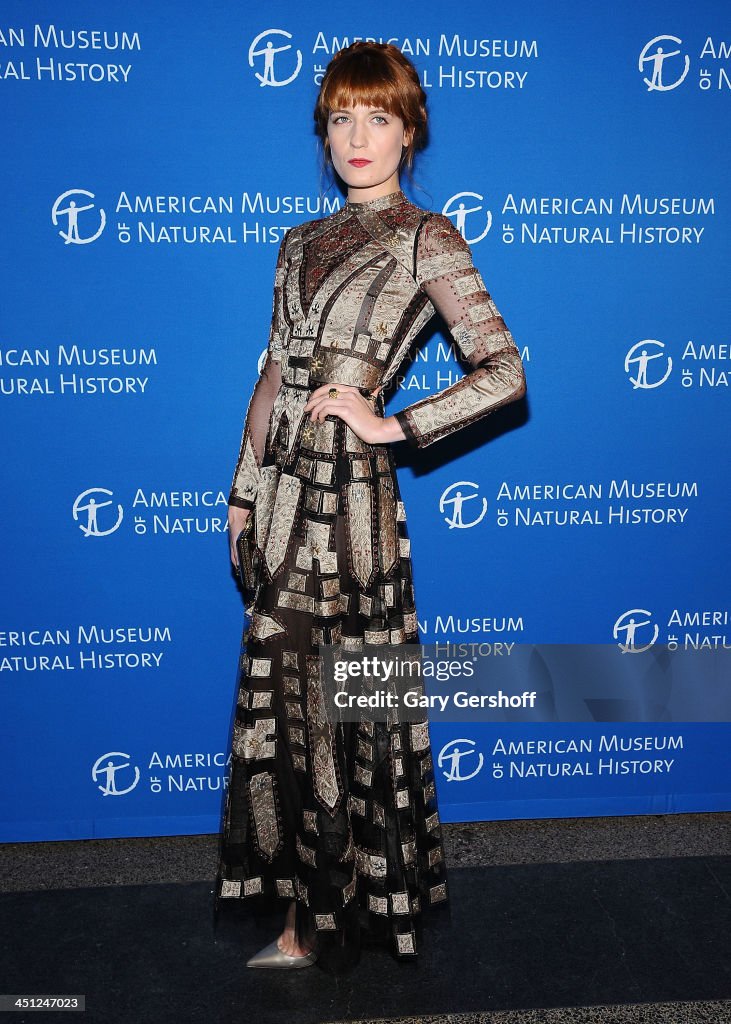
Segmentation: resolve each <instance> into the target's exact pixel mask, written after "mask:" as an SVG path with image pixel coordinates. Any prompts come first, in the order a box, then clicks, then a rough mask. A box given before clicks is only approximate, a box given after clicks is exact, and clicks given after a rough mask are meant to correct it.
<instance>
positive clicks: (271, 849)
mask: <svg viewBox="0 0 731 1024" xmlns="http://www.w3.org/2000/svg"><path fill="white" fill-rule="evenodd" d="M274 786H275V781H274V775H273V774H272V773H271V772H260V773H259V774H258V775H252V777H251V779H250V781H249V794H250V806H251V813H252V816H253V818H254V832H255V840H256V845H257V846H258V848H259V853H260V854H261V856H262V857H263V858H264V860H269V861H271V860H272V858H273V857H274V854H275V853H276V851H277V850H278V849H279V846H280V844H281V842H282V833H281V830H280V827H279V817H278V815H277V804H276V799H275V796H274Z"/></svg>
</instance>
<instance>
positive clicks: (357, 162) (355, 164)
mask: <svg viewBox="0 0 731 1024" xmlns="http://www.w3.org/2000/svg"><path fill="white" fill-rule="evenodd" d="M348 163H349V164H352V165H353V167H365V166H366V164H370V163H373V161H372V160H348Z"/></svg>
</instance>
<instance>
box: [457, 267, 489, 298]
mask: <svg viewBox="0 0 731 1024" xmlns="http://www.w3.org/2000/svg"><path fill="white" fill-rule="evenodd" d="M482 288H483V284H482V278H481V277H480V274H479V271H477V270H472V271H470V273H469V274H465V275H464V276H463V277H458V278H457V280H456V281H455V282H454V290H455V292H456V293H457V295H459V297H460V299H463V298H464V297H465V295H471V294H472V293H473V292H478V291H481V290H482Z"/></svg>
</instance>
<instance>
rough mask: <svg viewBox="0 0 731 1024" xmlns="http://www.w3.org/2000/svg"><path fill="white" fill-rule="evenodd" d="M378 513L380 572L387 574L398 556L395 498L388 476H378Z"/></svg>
mask: <svg viewBox="0 0 731 1024" xmlns="http://www.w3.org/2000/svg"><path fill="white" fill-rule="evenodd" d="M378 515H379V521H380V524H381V529H380V531H379V534H378V551H379V555H380V559H379V561H380V564H381V572H382V573H383V575H384V576H388V574H389V573H390V571H391V569H392V568H393V566H394V564H395V562H396V560H397V559H398V557H399V551H398V526H397V524H396V499H395V498H394V494H393V483H392V481H391V479H390V477H388V476H379V477H378Z"/></svg>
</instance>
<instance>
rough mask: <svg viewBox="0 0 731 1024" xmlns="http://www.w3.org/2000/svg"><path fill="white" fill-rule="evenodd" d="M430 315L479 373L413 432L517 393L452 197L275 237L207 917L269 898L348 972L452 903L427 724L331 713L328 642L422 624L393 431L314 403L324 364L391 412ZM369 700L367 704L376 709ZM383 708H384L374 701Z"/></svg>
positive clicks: (408, 418)
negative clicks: (398, 377) (249, 558)
mask: <svg viewBox="0 0 731 1024" xmlns="http://www.w3.org/2000/svg"><path fill="white" fill-rule="evenodd" d="M435 313H438V314H440V315H441V317H442V318H443V319H444V321H445V323H446V325H447V327H448V328H449V331H450V332H451V336H452V338H453V339H454V342H455V343H456V345H457V346H458V349H459V351H460V352H461V354H462V355H463V356H464V358H465V359H466V360H467V361H468V362H469V364H470V365H471V368H472V369H471V372H469V373H467V374H466V375H465V376H463V377H462V378H461V379H460V380H459V381H457V382H456V383H454V384H452V385H451V386H449V387H446V388H445V389H443V390H442V391H439V392H437V393H435V394H431V395H428V396H427V397H425V398H422V399H421V400H419V401H417V402H415V403H414V404H412V405H410V406H408V407H407V408H405V409H403V410H402V411H400V412H397V413H396V414H395V415H396V417H397V419H398V421H399V423H400V424H401V426H402V428H403V431H404V433H405V436H406V443H408V444H409V445H411V446H413V447H416V448H422V447H424V446H426V445H429V444H432V443H433V442H435V441H437V440H439V439H440V438H443V437H445V436H446V435H448V434H451V433H453V432H454V431H456V430H459V429H460V428H462V427H463V426H465V425H467V424H470V423H473V422H474V421H476V420H478V419H480V418H481V417H483V416H485V415H487V414H489V413H491V412H492V411H493V410H494V409H496V408H497V407H498V406H501V405H505V404H507V403H509V402H512V401H514V400H515V399H517V398H519V397H521V396H522V394H523V393H524V391H525V374H524V368H523V364H522V361H521V358H520V355H519V352H518V349H517V347H516V345H515V342H514V340H513V338H512V335H511V334H510V332H509V330H508V329H507V327H506V325H505V322H504V320H503V319H502V317H501V315H500V313H499V312H498V310H497V308H496V306H495V304H494V303H493V301H492V298H491V296H490V294H489V293H488V292H487V290H486V288H485V285H484V282H483V280H482V278H481V276H480V273H479V271H478V270H477V269H476V268H475V267H474V265H473V261H472V256H471V252H470V249H469V247H468V245H467V243H466V242H465V241H464V239H463V238H462V236H461V234H460V233H459V232H458V230H457V229H456V228H455V227H454V225H453V224H452V222H451V221H450V220H449V218H447V217H446V216H444V215H442V214H439V213H433V212H430V211H426V210H422V209H420V208H419V207H417V206H415V205H414V204H412V203H411V202H410V201H409V200H408V199H407V198H406V196H405V195H404V193H403V192H402V191H397V192H393V193H391V194H390V195H387V196H382V197H379V198H377V199H374V200H370V201H366V202H361V203H356V202H350V201H346V202H345V204H344V205H343V206H342V207H340V209H339V210H337V211H336V212H335V213H333V214H332V215H330V216H327V217H324V218H322V219H318V220H313V221H309V222H306V223H304V224H300V225H297V226H295V227H292V228H290V229H289V230H288V231H287V232H286V234H285V236H284V238H283V240H282V243H281V246H280V248H279V253H278V258H277V266H276V275H275V285H274V303H273V314H272V325H271V332H270V336H269V342H268V351H267V354H266V361H265V363H264V365H263V368H262V371H261V374H260V377H259V380H258V381H257V383H256V386H255V388H254V392H253V395H252V398H251V401H250V403H249V408H248V411H247V415H246V420H245V424H244V430H243V436H242V439H241V447H240V452H239V458H238V462H237V465H236V470H235V474H234V478H233V483H232V487H231V493H230V497H229V503H230V504H231V505H236V506H239V507H241V508H247V509H253V513H252V514H253V515H254V517H255V519H254V522H255V536H256V543H257V546H258V548H259V549H260V551H261V552H262V556H263V568H262V580H261V583H260V585H259V589H258V592H257V594H256V597H255V599H254V600H253V602H252V604H251V605H250V606H249V608H248V611H249V612H250V615H251V622H250V625H245V628H244V635H243V640H242V654H241V658H240V669H239V681H238V688H237V703H236V709H235V713H234V722H233V733H232V737H231V748H230V753H231V758H230V760H231V774H230V780H229V784H228V787H227V790H226V794H225V800H224V804H225V806H224V808H223V812H222V824H221V834H220V844H219V867H218V874H217V878H216V889H215V894H216V895H215V909H214V921H215V923H216V925H218V922H219V913H220V911H221V909H222V908H223V906H224V905H230V904H232V903H235V904H236V905H237V906H239V907H240V906H241V905H242V902H243V903H245V904H246V905H248V906H251V907H253V908H254V912H255V914H256V916H257V917H258V916H259V913H260V912H262V913H266V912H267V911H271V910H272V909H275V908H276V909H281V911H282V914H281V915H278V916H277V917H275V918H272V921H273V922H274V921H276V927H275V926H274V924H273V925H272V936H271V938H274V935H275V934H279V931H280V930H281V926H282V925H283V922H284V912H285V911H286V910H287V908H288V905H289V903H290V902H291V901H292V900H295V901H296V929H297V931H296V934H297V936H298V937H299V938H300V939H301V940H304V939H305V937H306V938H307V939H309V941H310V944H311V942H312V941H313V940H314V941H315V942H316V943H317V947H318V949H319V950H320V955H319V958H318V964H320V966H323V967H324V968H325V969H326V970H328V969H329V970H331V971H333V972H335V973H339V972H340V971H342V970H346V969H349V968H350V967H352V966H353V965H354V964H355V963H357V962H358V959H359V957H360V951H361V941H362V939H373V940H374V941H375V942H376V943H384V944H386V945H387V947H388V948H389V950H390V952H391V953H392V955H393V956H394V957H395V958H396V959H410V960H413V959H414V958H415V957H417V956H418V948H417V947H418V946H420V944H421V937H422V931H421V929H422V926H423V922H424V918H425V917H426V916H427V915H434V918H433V919H434V920H435V921H437V920H439V919H440V918H442V917H443V916H444V915H445V914H446V916H447V919H449V917H450V915H449V892H448V888H447V868H446V864H445V859H444V850H443V846H442V835H441V827H440V819H439V811H438V807H437V792H436V786H435V773H434V764H433V760H432V752H431V747H430V739H429V731H428V722H427V720H426V719H424V720H423V721H418V722H413V721H410V722H403V723H400V724H395V725H390V724H388V723H386V722H375V721H369V720H366V719H364V720H362V721H360V722H338V723H337V725H335V726H333V724H332V723H331V721H330V719H329V716H328V714H327V711H326V708H325V705H324V701H323V689H322V685H321V676H320V670H321V657H320V654H319V653H318V652H319V650H320V645H322V644H342V645H343V649H344V650H351V651H356V652H357V651H358V650H359V646H360V647H362V645H363V644H364V643H367V644H374V643H375V644H402V643H403V644H418V643H419V634H418V628H417V614H416V606H415V602H414V587H413V582H412V563H411V557H410V549H409V539H408V533H407V526H406V513H405V508H404V503H403V501H402V499H401V494H400V490H399V485H398V481H397V477H396V471H395V464H394V458H393V453H392V450H391V445H389V444H369V443H366V442H364V441H362V440H360V438H359V437H358V436H357V435H356V434H355V433H354V432H353V431H352V430H351V429H350V428H349V427H348V426H347V424H345V422H344V421H343V420H342V419H340V417H338V416H334V415H328V416H327V418H326V419H325V420H324V421H323V422H321V423H313V422H312V421H311V420H310V418H309V416H310V414H309V412H308V413H306V414H304V413H303V406H304V405H305V404H306V402H307V400H308V398H309V395H310V393H311V392H312V391H313V390H314V389H315V388H317V387H319V386H320V385H321V384H324V383H326V382H340V383H344V384H350V385H353V386H355V387H357V388H359V389H360V392H361V394H363V395H364V397H366V398H368V399H370V398H371V393H372V392H373V391H374V390H376V389H380V390H379V394H378V397H377V398H374V399H372V408H373V409H374V412H375V413H376V415H380V416H382V415H384V412H383V399H382V393H381V392H382V390H383V389H384V388H386V387H387V386H388V384H389V382H391V381H392V378H393V377H394V375H395V374H396V372H397V371H398V369H399V367H400V366H401V364H402V362H403V361H404V358H405V356H406V354H407V352H408V350H409V348H410V346H411V345H412V342H413V340H414V338H415V337H416V335H417V334H418V333H419V332H420V331H421V329H422V328H423V327H424V325H425V324H426V323H427V322H428V321H429V320H430V318H432V317H433V316H434V315H435ZM366 714H367V712H364V715H366ZM374 717H375V716H374Z"/></svg>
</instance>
